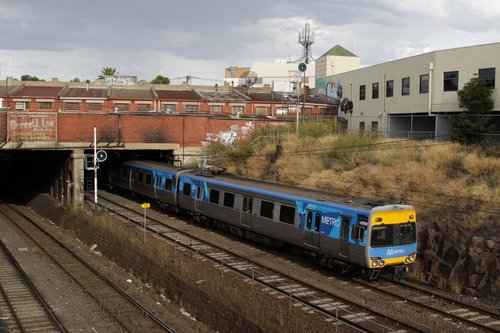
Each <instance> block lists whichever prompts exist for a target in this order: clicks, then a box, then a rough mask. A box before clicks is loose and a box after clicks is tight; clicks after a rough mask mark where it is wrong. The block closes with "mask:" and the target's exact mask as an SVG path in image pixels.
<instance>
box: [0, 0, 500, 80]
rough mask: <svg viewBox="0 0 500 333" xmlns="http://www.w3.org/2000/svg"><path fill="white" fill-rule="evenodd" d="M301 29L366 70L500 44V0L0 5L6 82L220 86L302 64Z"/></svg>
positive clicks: (144, 0)
mask: <svg viewBox="0 0 500 333" xmlns="http://www.w3.org/2000/svg"><path fill="white" fill-rule="evenodd" d="M305 23H309V25H310V26H311V28H312V30H313V31H315V43H314V44H313V45H312V55H313V57H314V58H318V57H320V56H321V55H322V54H324V53H325V52H327V51H328V50H329V49H330V48H332V47H333V46H335V45H336V44H339V45H341V46H343V47H344V48H346V49H348V50H349V51H351V52H353V53H355V54H356V55H358V56H359V57H360V59H361V64H362V66H369V65H375V64H379V63H383V62H386V61H390V60H394V59H400V58H404V57H408V56H412V55H416V54H421V53H426V52H430V51H435V50H442V49H448V48H455V47H462V46H471V45H480V44H487V43H497V42H500V1H499V0H473V1H470V0H469V1H465V0H377V1H373V0H350V1H337V0H323V1H316V0H307V1H297V0H251V1H240V0H211V1H204V0H198V1H195V0H175V1H173V0H140V1H139V0H135V1H131V0H85V1H76V0H43V1H41V0H0V31H1V33H0V79H2V80H4V79H5V77H6V76H8V75H9V74H10V76H13V77H15V78H20V77H21V75H24V74H28V75H32V76H37V77H38V78H40V79H44V80H47V81H48V80H51V79H52V78H54V77H57V78H59V80H62V81H69V80H71V79H74V78H79V79H80V80H82V81H84V80H87V79H88V80H91V81H93V80H95V79H96V78H97V76H98V75H99V74H100V73H101V70H102V68H104V67H113V68H116V69H117V71H118V73H119V74H120V75H132V76H137V77H138V79H139V80H146V81H151V80H153V79H154V78H155V77H156V76H157V75H163V76H167V77H169V78H170V79H171V80H172V83H173V84H175V83H181V82H182V81H183V80H185V77H186V76H187V75H189V76H193V77H194V79H193V80H192V83H193V84H215V83H218V82H220V81H222V79H223V78H224V69H225V68H226V67H229V66H239V67H249V66H251V64H252V63H253V62H274V61H276V60H283V59H284V60H292V61H294V60H296V59H298V58H299V57H300V56H301V53H302V46H301V45H300V44H299V43H298V31H299V29H302V28H303V27H304V25H305ZM257 74H258V73H257Z"/></svg>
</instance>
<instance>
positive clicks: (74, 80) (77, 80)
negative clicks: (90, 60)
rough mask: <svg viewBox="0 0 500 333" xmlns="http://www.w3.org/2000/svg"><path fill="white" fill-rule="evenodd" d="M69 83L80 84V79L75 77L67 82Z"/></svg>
mask: <svg viewBox="0 0 500 333" xmlns="http://www.w3.org/2000/svg"><path fill="white" fill-rule="evenodd" d="M69 82H80V79H79V78H77V77H75V78H74V79H73V80H69Z"/></svg>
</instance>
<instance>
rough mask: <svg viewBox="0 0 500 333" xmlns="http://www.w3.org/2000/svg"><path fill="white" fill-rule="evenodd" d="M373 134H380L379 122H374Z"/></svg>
mask: <svg viewBox="0 0 500 333" xmlns="http://www.w3.org/2000/svg"><path fill="white" fill-rule="evenodd" d="M372 132H373V133H377V132H378V121H372Z"/></svg>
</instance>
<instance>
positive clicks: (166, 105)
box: [163, 104, 177, 112]
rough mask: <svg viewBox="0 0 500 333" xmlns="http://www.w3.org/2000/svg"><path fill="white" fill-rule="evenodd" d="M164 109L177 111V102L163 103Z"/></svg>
mask: <svg viewBox="0 0 500 333" xmlns="http://www.w3.org/2000/svg"><path fill="white" fill-rule="evenodd" d="M163 111H165V112H176V111H177V104H163Z"/></svg>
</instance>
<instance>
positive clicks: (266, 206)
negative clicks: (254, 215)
mask: <svg viewBox="0 0 500 333" xmlns="http://www.w3.org/2000/svg"><path fill="white" fill-rule="evenodd" d="M273 211H274V203H272V202H269V201H264V200H262V201H261V202H260V216H262V217H267V218H269V219H272V218H273Z"/></svg>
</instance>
